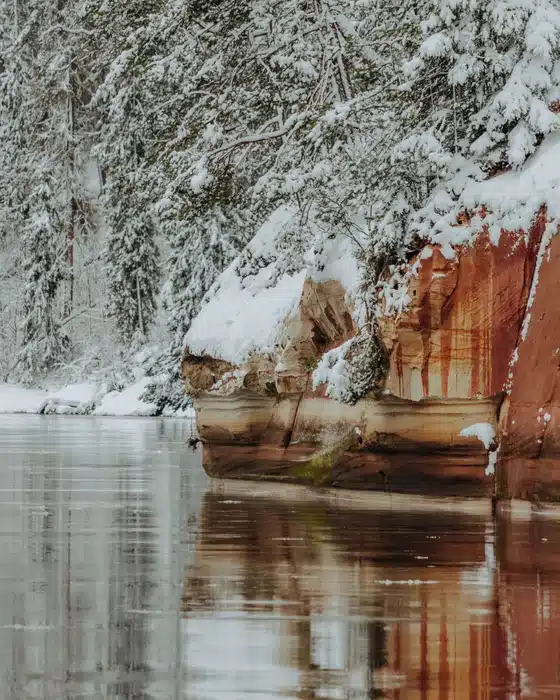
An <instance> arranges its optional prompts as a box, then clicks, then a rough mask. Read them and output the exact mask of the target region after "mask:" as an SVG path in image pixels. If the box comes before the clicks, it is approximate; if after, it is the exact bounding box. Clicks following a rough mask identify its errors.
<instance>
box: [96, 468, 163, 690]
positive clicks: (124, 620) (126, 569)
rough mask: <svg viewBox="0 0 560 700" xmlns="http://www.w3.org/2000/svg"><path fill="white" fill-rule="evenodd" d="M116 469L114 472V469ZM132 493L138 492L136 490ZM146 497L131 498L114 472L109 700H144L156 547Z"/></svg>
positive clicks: (126, 480)
mask: <svg viewBox="0 0 560 700" xmlns="http://www.w3.org/2000/svg"><path fill="white" fill-rule="evenodd" d="M117 468H119V467H117ZM138 491H140V490H139V489H138ZM151 500H152V497H151V495H150V494H149V493H146V492H145V491H144V490H142V492H141V493H140V492H138V493H134V483H133V480H132V478H131V474H130V472H129V470H128V469H125V468H123V467H122V466H121V467H120V468H119V490H118V507H117V508H116V509H115V515H114V528H115V535H114V537H115V540H114V543H113V544H112V547H111V580H110V588H109V590H110V593H109V653H108V669H109V671H110V672H111V671H112V672H113V673H114V674H115V675H116V681H115V683H114V684H112V685H111V686H110V687H109V689H108V696H109V697H118V698H119V699H121V698H123V699H124V698H129V699H130V700H132V699H134V700H148V699H149V697H150V696H149V695H148V694H147V693H146V684H147V683H148V681H149V673H150V667H149V665H148V663H147V654H148V644H149V641H150V631H149V629H147V627H146V615H144V614H142V611H146V610H147V609H148V608H149V601H150V598H151V595H152V592H153V590H154V589H155V588H156V587H157V584H156V582H155V581H154V580H153V578H152V576H153V574H154V572H155V569H156V562H157V559H156V555H157V543H156V542H154V531H155V514H154V509H153V505H152V504H151Z"/></svg>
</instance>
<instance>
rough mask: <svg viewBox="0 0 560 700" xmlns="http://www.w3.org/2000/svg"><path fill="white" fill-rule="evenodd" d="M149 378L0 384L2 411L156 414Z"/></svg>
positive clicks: (184, 414) (178, 414) (189, 411)
mask: <svg viewBox="0 0 560 700" xmlns="http://www.w3.org/2000/svg"><path fill="white" fill-rule="evenodd" d="M148 382H149V379H148V378H147V377H143V378H142V379H139V380H138V381H136V382H135V383H134V384H132V385H131V386H128V387H126V388H124V389H122V390H121V391H109V390H108V387H107V386H106V385H103V384H101V385H98V384H94V383H80V384H70V385H68V386H65V387H62V388H59V389H51V390H46V389H29V388H26V387H23V386H18V385H14V384H0V414H6V413H50V414H59V415H96V416H154V415H157V413H158V409H157V406H156V404H153V403H147V402H146V401H143V400H142V398H141V397H142V395H143V394H144V392H145V390H146V387H147V384H148ZM163 415H166V416H174V417H178V418H194V410H193V409H192V408H188V409H186V410H184V411H168V412H166V411H164V413H163Z"/></svg>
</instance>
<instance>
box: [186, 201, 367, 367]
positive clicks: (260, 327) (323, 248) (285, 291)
mask: <svg viewBox="0 0 560 700" xmlns="http://www.w3.org/2000/svg"><path fill="white" fill-rule="evenodd" d="M297 226H298V214H297V212H296V210H295V209H292V208H289V207H280V208H279V209H277V210H276V211H275V212H274V213H273V214H272V216H271V217H270V218H269V220H268V221H267V222H266V223H265V224H264V225H263V226H262V227H261V228H260V229H259V231H257V234H256V235H255V236H254V238H253V239H252V240H251V242H250V243H249V245H248V246H247V248H246V249H245V251H244V252H245V254H246V256H247V254H248V255H249V258H250V259H252V260H259V261H260V265H261V266H260V267H258V269H256V270H255V271H252V272H251V274H249V275H246V276H244V277H242V276H241V275H240V274H239V268H240V262H241V258H242V256H239V257H238V258H236V260H234V261H233V263H232V264H231V265H230V266H229V267H228V268H227V269H226V270H225V272H223V273H222V274H221V275H220V277H219V278H218V280H217V281H216V283H215V284H214V285H213V286H212V287H211V289H210V291H209V292H208V294H207V295H206V297H205V300H204V302H203V304H202V308H201V310H200V312H199V314H198V315H197V317H196V318H195V319H194V321H193V323H192V325H191V327H190V329H189V331H188V333H187V335H186V336H185V345H186V347H187V348H188V349H189V351H190V352H191V353H193V354H195V355H210V356H212V357H217V358H220V359H223V360H226V361H228V362H231V363H232V364H242V363H243V362H246V361H247V359H248V357H249V356H250V355H251V354H252V353H253V352H258V353H262V354H266V353H273V352H274V351H275V349H276V346H277V344H278V343H279V341H280V336H281V334H282V330H283V328H284V325H285V323H286V321H287V320H289V318H290V317H291V316H293V315H294V314H295V313H296V312H297V309H298V306H299V301H300V299H301V294H302V291H303V285H304V282H305V280H306V279H307V278H310V279H313V280H314V281H316V282H325V281H327V280H332V279H335V280H339V281H340V282H341V283H342V285H343V286H344V287H345V289H346V290H347V291H348V292H349V294H350V295H353V294H355V293H356V291H357V288H358V283H359V273H358V266H357V263H356V260H355V258H354V256H353V255H352V248H351V242H350V241H349V239H346V237H344V236H336V237H333V238H327V239H326V240H325V237H324V235H321V232H320V231H318V230H316V231H315V233H316V234H317V235H316V236H315V235H314V229H313V224H312V225H311V226H310V229H311V235H310V239H309V241H308V242H309V249H308V250H307V252H306V253H305V254H304V255H303V256H302V263H301V266H300V267H301V269H300V270H299V271H294V270H293V269H292V270H291V271H290V272H285V271H284V268H285V265H286V260H285V259H282V257H281V255H280V252H279V249H278V248H279V246H278V245H277V243H278V239H279V237H280V236H281V235H282V234H283V233H285V231H286V230H287V229H288V228H289V227H293V228H294V227H295V230H296V231H297ZM318 240H319V241H320V243H319V244H318V245H317V241H318Z"/></svg>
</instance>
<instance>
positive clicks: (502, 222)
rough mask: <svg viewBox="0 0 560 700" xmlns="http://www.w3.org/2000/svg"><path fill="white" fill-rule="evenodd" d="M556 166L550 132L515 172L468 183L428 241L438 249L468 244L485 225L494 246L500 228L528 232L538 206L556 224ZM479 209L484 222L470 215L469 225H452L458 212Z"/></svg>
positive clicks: (555, 140)
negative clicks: (482, 210) (483, 214)
mask: <svg viewBox="0 0 560 700" xmlns="http://www.w3.org/2000/svg"><path fill="white" fill-rule="evenodd" d="M559 163H560V133H553V134H549V135H548V136H547V137H546V138H545V139H544V141H543V143H542V144H541V145H540V146H539V148H538V149H537V151H536V152H535V153H534V155H532V156H531V157H530V158H528V160H527V162H526V163H525V165H524V166H523V167H522V168H520V169H519V170H511V171H508V172H505V173H502V174H501V175H498V176H496V177H493V178H490V179H489V180H483V181H481V182H473V181H471V182H469V183H468V184H467V185H466V186H465V188H464V190H463V191H462V192H461V195H460V197H459V199H458V200H457V203H456V206H455V209H454V210H453V212H451V214H450V215H449V216H446V217H444V218H443V219H442V220H441V221H439V222H436V223H435V226H434V230H433V231H432V233H431V236H430V238H431V240H432V242H433V243H437V244H440V245H442V246H446V245H449V244H451V245H461V244H463V243H468V242H469V241H470V240H472V238H473V237H474V236H476V235H477V234H478V233H480V231H481V229H482V226H483V225H486V226H487V227H488V229H489V232H490V235H491V236H492V240H493V241H494V242H495V243H498V241H499V237H500V231H501V230H502V229H503V230H507V231H519V230H524V231H525V232H528V231H529V230H530V228H531V226H532V224H533V222H534V220H535V216H536V215H537V213H538V212H539V210H540V208H541V207H542V206H546V207H547V212H548V217H549V218H550V219H552V220H553V221H560V168H559V167H558V164H559ZM483 207H484V209H485V211H486V212H487V213H486V215H485V217H484V219H482V218H480V217H479V216H474V217H473V219H472V221H471V224H470V225H469V226H456V225H455V222H456V218H457V215H458V214H459V213H460V212H461V211H470V212H478V211H480V210H481V209H482V208H483Z"/></svg>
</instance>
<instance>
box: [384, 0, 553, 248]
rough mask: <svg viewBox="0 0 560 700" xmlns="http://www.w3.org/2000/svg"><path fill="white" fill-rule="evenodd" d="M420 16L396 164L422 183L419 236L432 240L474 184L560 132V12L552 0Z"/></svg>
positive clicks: (442, 4)
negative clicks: (419, 34) (430, 236)
mask: <svg viewBox="0 0 560 700" xmlns="http://www.w3.org/2000/svg"><path fill="white" fill-rule="evenodd" d="M420 7H421V10H420V12H421V15H420V18H421V20H422V22H421V28H422V35H423V36H422V41H421V42H420V45H419V48H418V50H417V52H416V53H415V55H414V56H412V57H411V59H410V60H409V61H408V62H407V64H406V65H405V72H406V78H407V82H406V83H405V88H406V90H405V93H404V94H405V95H406V96H407V97H408V99H407V100H405V108H404V109H403V110H402V116H401V119H402V121H403V124H404V126H405V129H406V131H407V135H406V138H405V139H404V140H403V141H402V142H401V144H400V145H399V147H398V149H396V150H395V152H394V154H393V157H394V158H395V159H396V160H397V161H400V162H405V163H407V164H408V167H409V168H410V169H411V170H414V171H415V172H416V174H417V176H418V178H419V182H422V183H423V188H424V189H425V193H424V196H423V200H424V201H423V205H422V206H421V207H419V210H418V212H417V214H416V216H415V217H414V223H413V226H414V227H415V228H416V230H417V231H419V232H420V233H421V234H423V235H428V234H429V233H430V231H431V230H433V227H434V226H437V227H441V226H442V225H445V224H446V223H447V224H452V223H453V218H454V217H455V216H456V212H455V211H454V209H453V206H454V203H455V201H456V200H457V198H458V196H459V195H460V193H461V192H462V190H463V189H464V188H465V186H466V184H467V183H468V181H469V180H472V179H477V180H480V179H484V178H485V177H487V176H488V175H491V174H492V172H493V171H494V170H496V169H499V168H504V167H513V168H518V167H520V166H521V165H523V163H524V162H525V161H526V159H527V157H528V156H530V155H531V154H532V153H533V152H534V151H535V149H536V147H537V145H538V144H539V143H540V142H541V141H542V138H543V136H545V135H546V134H548V133H550V132H551V131H553V130H555V129H557V128H558V127H559V126H560V117H559V116H558V114H557V111H558V110H557V109H556V108H555V107H557V101H558V98H559V95H560V93H559V90H560V63H559V60H560V7H559V5H558V3H557V2H556V0H488V1H486V2H483V1H482V0H430V1H429V2H424V3H420ZM446 214H447V215H448V217H447V219H446Z"/></svg>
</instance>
